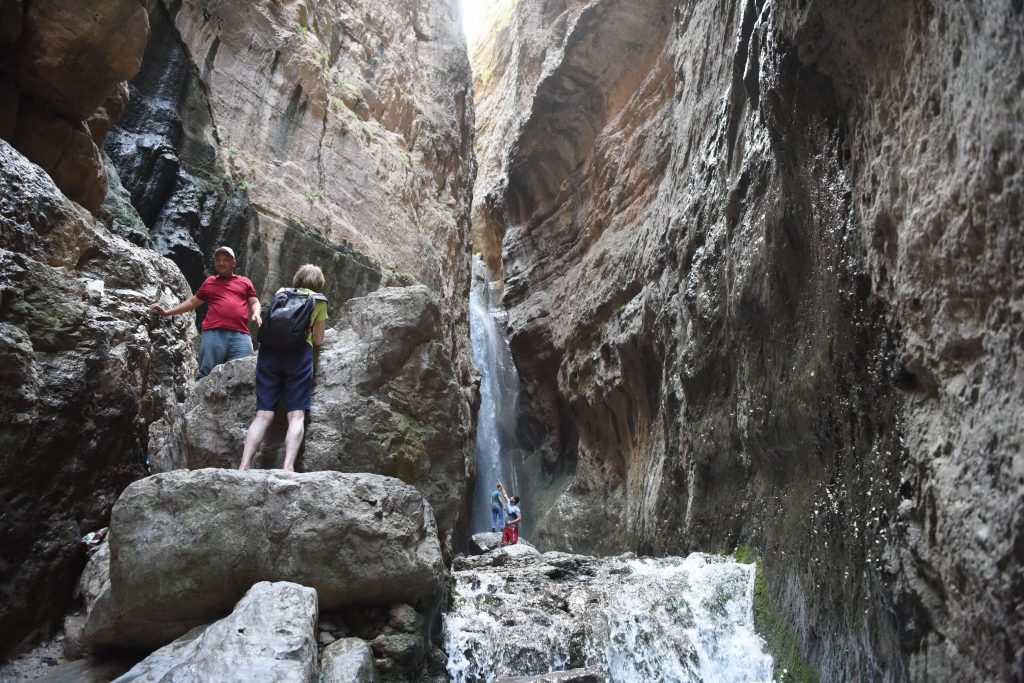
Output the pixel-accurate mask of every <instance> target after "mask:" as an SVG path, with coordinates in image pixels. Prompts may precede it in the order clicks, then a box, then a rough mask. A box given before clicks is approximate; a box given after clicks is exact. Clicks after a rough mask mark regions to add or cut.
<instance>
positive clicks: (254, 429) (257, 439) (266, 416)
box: [238, 410, 274, 470]
mask: <svg viewBox="0 0 1024 683" xmlns="http://www.w3.org/2000/svg"><path fill="white" fill-rule="evenodd" d="M273 420H274V411H273V410H257V411H256V417H254V418H253V420H252V424H250V425H249V429H248V430H246V432H245V446H244V447H243V448H242V463H241V464H240V465H239V466H238V469H240V470H247V469H249V468H250V467H252V458H253V456H254V455H256V449H257V448H259V447H260V443H261V442H262V441H263V436H264V435H265V434H266V433H267V427H269V426H270V423H271V422H272V421H273Z"/></svg>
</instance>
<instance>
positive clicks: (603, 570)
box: [445, 551, 773, 683]
mask: <svg viewBox="0 0 1024 683" xmlns="http://www.w3.org/2000/svg"><path fill="white" fill-rule="evenodd" d="M498 552H504V551H498ZM494 564H495V566H491V567H482V566H480V567H476V568H471V569H468V570H462V571H457V572H455V578H456V587H455V595H454V605H453V610H452V611H451V612H450V613H449V614H447V615H445V646H446V649H447V652H448V672H449V674H450V675H451V677H452V680H453V681H456V683H484V682H490V681H493V680H495V679H496V678H499V677H503V676H525V675H537V674H542V673H546V672H549V671H557V670H566V669H571V668H583V667H599V668H601V669H602V670H603V671H604V673H605V675H606V676H607V678H608V680H609V681H612V682H613V683H648V682H651V683H654V682H658V683H662V682H664V683H669V682H671V683H677V682H678V683H681V682H684V681H694V682H697V681H716V682H722V683H729V682H736V683H739V682H743V683H750V682H753V681H770V680H772V668H773V662H772V658H771V657H770V656H769V655H768V654H766V653H765V651H764V641H762V640H761V638H760V637H759V636H758V635H757V634H756V633H755V631H754V624H753V608H752V605H753V587H754V565H747V564H739V563H737V562H735V561H733V560H732V558H728V557H722V556H717V555H706V554H703V553H694V554H693V555H690V556H689V557H687V558H678V557H666V558H660V559H630V558H622V557H612V558H582V557H581V556H572V555H565V554H562V553H546V554H544V555H539V554H538V555H537V556H536V559H535V560H534V561H533V563H532V564H530V563H529V561H528V560H524V558H523V556H522V555H520V556H519V557H517V558H512V557H510V558H509V559H506V560H505V561H503V562H497V563H494Z"/></svg>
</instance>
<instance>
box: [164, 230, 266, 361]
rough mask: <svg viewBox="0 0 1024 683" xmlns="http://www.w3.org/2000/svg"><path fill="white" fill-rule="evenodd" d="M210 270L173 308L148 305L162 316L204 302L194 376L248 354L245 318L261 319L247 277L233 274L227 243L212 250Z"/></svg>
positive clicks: (254, 290) (253, 289)
mask: <svg viewBox="0 0 1024 683" xmlns="http://www.w3.org/2000/svg"><path fill="white" fill-rule="evenodd" d="M213 270H214V272H216V275H211V276H209V277H208V278H206V280H204V281H203V284H202V285H201V286H200V287H199V289H198V290H197V291H196V293H195V295H194V296H193V297H192V298H191V299H188V300H187V301H182V302H181V303H180V304H178V305H177V306H174V307H173V308H167V309H165V308H164V307H163V306H161V305H160V304H153V305H152V306H151V308H152V309H153V310H154V311H156V312H157V313H158V314H159V315H160V317H162V318H164V317H167V316H171V315H178V314H179V313H185V312H186V311H193V310H195V309H197V308H199V307H200V306H202V305H203V304H208V307H207V309H206V317H205V318H203V332H202V335H201V337H200V340H199V372H198V373H196V379H202V378H203V377H206V376H207V375H208V374H210V371H211V370H213V369H214V368H215V367H216V366H218V365H220V364H221V363H227V362H229V361H233V360H235V359H237V358H245V357H246V356H251V355H252V337H251V336H249V323H248V320H249V319H250V318H251V319H252V321H253V322H255V323H256V324H257V325H261V324H262V323H263V319H262V318H261V317H260V300H259V299H258V298H257V297H256V288H255V287H253V286H252V282H251V281H250V280H249V278H247V277H245V276H244V275H237V274H235V252H234V251H232V250H231V247H218V248H217V251H215V252H213Z"/></svg>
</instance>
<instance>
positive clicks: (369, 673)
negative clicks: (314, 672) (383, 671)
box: [320, 638, 377, 683]
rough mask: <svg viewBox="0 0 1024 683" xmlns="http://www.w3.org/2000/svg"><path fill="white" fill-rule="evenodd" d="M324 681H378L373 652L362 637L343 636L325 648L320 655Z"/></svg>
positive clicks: (324, 682) (346, 682) (361, 682)
mask: <svg viewBox="0 0 1024 683" xmlns="http://www.w3.org/2000/svg"><path fill="white" fill-rule="evenodd" d="M320 673H321V676H322V681H323V683H376V681H377V669H376V668H374V666H373V652H372V651H371V650H370V646H369V645H368V644H367V642H366V641H365V640H363V639H361V638H342V639H340V640H336V641H334V642H333V643H331V644H330V645H328V646H327V647H326V648H325V649H324V653H323V655H321V656H320Z"/></svg>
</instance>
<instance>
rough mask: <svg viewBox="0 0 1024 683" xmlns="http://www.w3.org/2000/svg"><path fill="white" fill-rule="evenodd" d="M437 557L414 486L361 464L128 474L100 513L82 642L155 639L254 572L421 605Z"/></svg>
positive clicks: (219, 612)
mask: <svg viewBox="0 0 1024 683" xmlns="http://www.w3.org/2000/svg"><path fill="white" fill-rule="evenodd" d="M443 572H444V566H443V565H442V562H441V547H440V543H439V542H438V538H437V527H436V525H435V523H434V516H433V514H432V512H431V510H430V506H429V505H428V504H427V503H426V501H425V500H424V499H423V496H422V495H421V494H420V493H419V492H418V491H416V490H415V489H413V488H412V487H410V486H407V485H405V484H403V483H401V482H400V481H398V480H397V479H393V478H390V477H382V476H378V475H373V474H341V473H339V472H313V473H309V474H294V473H287V472H267V471H260V470H255V471H252V472H238V471H234V470H216V469H205V470H195V471H184V470H179V471H176V472H169V473H165V474H157V475H154V476H152V477H148V478H146V479H143V480H140V481H137V482H135V483H134V484H132V485H131V486H130V487H128V489H126V490H125V492H124V493H123V494H122V495H121V497H120V498H119V499H118V502H117V505H115V506H114V511H113V513H112V516H111V529H110V587H109V591H108V592H107V593H106V594H105V595H103V596H101V597H100V598H99V600H98V601H97V602H96V603H95V604H94V605H93V606H92V609H91V611H90V613H89V619H88V623H87V624H86V636H87V637H88V638H89V640H90V642H91V644H92V645H93V646H94V647H97V648H102V647H146V646H154V645H162V644H164V643H167V642H169V641H170V640H172V639H173V638H176V637H178V636H179V635H181V634H182V633H184V632H185V631H187V630H188V629H189V628H191V627H193V626H196V625H199V624H203V623H208V622H209V621H210V620H211V619H216V618H218V617H220V616H223V615H224V614H226V613H228V612H229V611H230V610H231V607H232V605H234V603H235V602H236V601H237V600H238V599H239V597H240V596H241V595H243V594H244V593H245V592H246V591H248V590H249V588H250V587H251V586H253V585H254V584H256V583H257V582H259V581H291V582H294V583H299V584H302V585H303V586H309V587H310V588H314V589H316V594H317V596H318V597H319V604H320V607H321V608H322V609H336V608H339V607H343V606H346V605H351V604H361V605H363V604H370V605H373V604H381V605H389V604H391V603H394V602H398V601H406V602H420V601H422V602H423V604H424V605H430V604H433V602H434V600H435V599H436V598H437V597H439V594H438V591H439V589H440V586H441V580H442V575H443Z"/></svg>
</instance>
